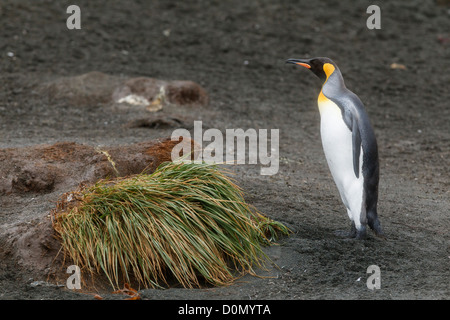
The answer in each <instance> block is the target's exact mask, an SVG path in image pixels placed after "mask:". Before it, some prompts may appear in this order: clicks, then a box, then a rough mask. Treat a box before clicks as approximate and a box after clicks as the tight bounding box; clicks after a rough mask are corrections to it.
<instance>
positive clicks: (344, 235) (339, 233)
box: [334, 221, 357, 239]
mask: <svg viewBox="0 0 450 320" xmlns="http://www.w3.org/2000/svg"><path fill="white" fill-rule="evenodd" d="M334 233H335V234H336V235H337V236H339V237H342V238H347V239H354V238H356V234H357V230H356V226H355V223H354V222H353V221H352V225H351V227H350V232H347V231H344V230H336V231H335V232H334Z"/></svg>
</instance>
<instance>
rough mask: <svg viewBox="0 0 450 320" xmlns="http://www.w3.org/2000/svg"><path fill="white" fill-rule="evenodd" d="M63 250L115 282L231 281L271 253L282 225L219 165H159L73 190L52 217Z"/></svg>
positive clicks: (157, 284)
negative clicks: (269, 248)
mask: <svg viewBox="0 0 450 320" xmlns="http://www.w3.org/2000/svg"><path fill="white" fill-rule="evenodd" d="M52 217H53V226H54V228H55V230H56V231H57V233H58V235H59V237H60V239H61V243H62V246H63V249H64V252H65V254H66V255H67V256H69V257H70V258H71V259H72V260H73V262H74V263H75V264H77V265H78V266H79V267H80V268H82V269H83V270H88V271H90V272H92V273H101V272H103V273H104V274H106V276H107V278H108V279H109V281H110V283H111V285H112V286H113V287H115V288H118V287H120V284H119V283H120V282H121V281H125V282H130V276H132V277H133V279H135V281H138V282H139V285H143V286H145V287H160V286H161V285H167V284H168V280H169V279H172V280H173V279H175V280H176V281H177V282H179V283H180V284H181V285H182V286H184V287H188V288H192V287H200V286H201V283H202V282H205V281H206V283H210V284H213V285H225V284H229V283H231V282H232V281H233V280H234V279H235V278H236V276H239V275H242V274H245V273H248V272H250V273H252V272H253V267H254V266H262V264H263V261H264V259H265V258H266V257H265V255H264V252H263V251H262V248H261V245H267V244H270V243H271V241H272V240H273V238H274V237H275V236H276V234H278V233H279V232H281V233H285V234H287V233H288V229H287V228H286V227H285V226H283V225H282V224H280V223H278V222H275V221H273V220H270V219H268V218H266V217H264V216H262V215H261V214H260V213H258V212H257V211H256V210H255V209H254V208H253V207H252V206H250V205H249V204H247V203H246V202H245V201H244V197H243V193H242V190H241V189H240V188H239V187H238V186H237V185H236V184H235V183H234V182H233V181H232V180H231V179H230V178H228V177H227V176H226V175H225V174H224V173H223V172H221V171H220V170H219V169H218V168H217V167H216V166H215V165H209V164H204V163H200V164H196V163H189V164H186V163H173V162H167V163H164V164H162V165H161V166H160V167H159V168H158V169H157V170H156V171H155V172H154V173H152V174H139V175H135V176H132V177H127V178H117V179H114V180H102V181H99V182H98V183H97V184H95V185H94V186H91V187H88V188H84V189H81V190H79V191H77V192H73V193H68V194H66V196H65V197H63V199H62V200H61V201H60V202H59V203H58V206H57V208H56V209H55V210H54V212H53V214H52Z"/></svg>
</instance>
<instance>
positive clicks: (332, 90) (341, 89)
mask: <svg viewBox="0 0 450 320" xmlns="http://www.w3.org/2000/svg"><path fill="white" fill-rule="evenodd" d="M286 63H292V64H296V65H300V66H302V67H305V68H307V69H309V70H311V71H312V72H313V73H314V74H315V75H316V76H318V77H319V79H320V80H322V81H323V85H322V89H321V90H320V93H319V97H318V101H317V102H318V106H319V112H320V135H321V138H322V146H323V150H324V153H325V157H326V159H327V163H328V167H329V169H330V171H331V175H332V176H333V179H334V182H335V183H336V186H337V188H338V190H339V194H340V196H341V199H342V202H343V203H344V205H345V207H346V208H347V213H348V216H349V218H350V220H351V229H350V233H349V237H351V238H357V239H365V238H366V237H367V225H369V227H370V228H371V229H372V230H373V231H374V232H375V235H377V236H381V237H384V236H383V231H382V229H381V224H380V221H379V220H378V213H377V202H378V182H379V163H378V147H377V141H376V138H375V133H374V131H373V128H372V125H371V124H370V121H369V117H368V115H367V113H366V111H365V108H364V105H363V103H362V102H361V100H360V99H359V98H358V96H357V95H356V94H354V93H353V92H351V91H350V90H348V89H347V88H346V86H345V84H344V79H343V77H342V74H341V72H340V70H339V68H338V67H337V65H336V63H334V62H333V61H332V60H331V59H329V58H325V57H318V58H312V59H288V60H287V61H286Z"/></svg>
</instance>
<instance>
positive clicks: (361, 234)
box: [355, 226, 367, 240]
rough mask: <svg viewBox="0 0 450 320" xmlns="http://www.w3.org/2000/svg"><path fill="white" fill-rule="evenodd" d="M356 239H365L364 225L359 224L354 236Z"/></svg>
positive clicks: (365, 230)
mask: <svg viewBox="0 0 450 320" xmlns="http://www.w3.org/2000/svg"><path fill="white" fill-rule="evenodd" d="M355 238H356V239H357V240H365V239H367V228H366V226H361V228H360V229H359V230H356V237H355Z"/></svg>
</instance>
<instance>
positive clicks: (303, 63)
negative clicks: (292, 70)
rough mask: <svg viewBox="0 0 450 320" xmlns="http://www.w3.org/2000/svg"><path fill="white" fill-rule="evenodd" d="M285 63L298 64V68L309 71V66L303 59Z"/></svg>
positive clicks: (290, 60) (289, 60)
mask: <svg viewBox="0 0 450 320" xmlns="http://www.w3.org/2000/svg"><path fill="white" fill-rule="evenodd" d="M286 63H292V64H298V65H299V66H302V67H305V68H308V69H311V66H310V65H309V64H308V63H307V61H306V60H303V59H288V60H286Z"/></svg>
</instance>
